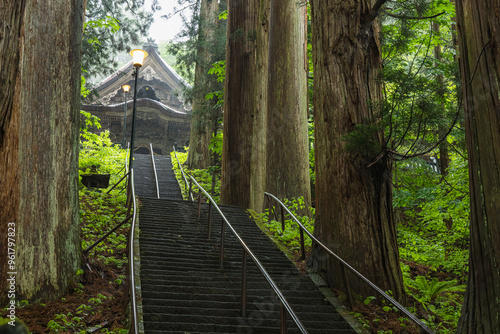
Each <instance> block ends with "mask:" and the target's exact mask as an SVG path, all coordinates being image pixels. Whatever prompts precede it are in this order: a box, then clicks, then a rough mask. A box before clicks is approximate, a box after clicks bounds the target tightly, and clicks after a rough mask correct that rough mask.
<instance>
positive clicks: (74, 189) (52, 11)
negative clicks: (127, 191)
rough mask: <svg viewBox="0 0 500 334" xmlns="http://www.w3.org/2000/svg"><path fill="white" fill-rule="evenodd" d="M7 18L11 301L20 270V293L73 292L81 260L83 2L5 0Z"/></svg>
mask: <svg viewBox="0 0 500 334" xmlns="http://www.w3.org/2000/svg"><path fill="white" fill-rule="evenodd" d="M4 9H5V10H4ZM0 16H1V20H0V31H3V32H7V35H3V36H0V65H1V66H2V71H1V72H2V74H1V75H2V77H1V83H2V93H1V94H2V100H1V101H0V107H1V110H0V115H2V124H1V126H2V132H3V133H2V140H1V141H0V169H1V170H2V173H0V189H1V190H0V200H1V203H2V204H1V205H2V209H1V210H0V237H1V238H2V240H1V241H0V245H1V246H0V247H1V248H2V249H1V253H2V255H3V256H2V258H1V260H0V261H1V262H0V269H1V270H0V282H1V283H0V290H1V294H0V296H1V297H0V300H1V303H2V304H3V302H4V301H5V298H7V294H6V293H4V292H5V290H6V289H7V287H6V282H7V281H6V279H7V278H9V277H10V274H9V275H7V272H13V271H14V272H17V274H14V276H15V282H16V296H15V299H16V300H18V301H19V300H22V299H26V300H37V299H45V300H47V299H54V298H57V297H59V296H61V295H62V294H64V293H67V292H68V289H69V288H70V287H71V282H72V278H73V277H74V275H75V273H76V270H77V269H78V268H79V267H80V263H81V244H80V237H79V227H78V131H79V126H78V124H79V107H80V45H81V38H82V24H83V21H82V16H83V4H82V1H81V0H72V1H63V0H46V1H43V2H40V1H38V2H36V1H26V2H25V1H17V0H8V1H3V2H2V5H0ZM6 44H8V47H6V48H4V46H6ZM5 78H7V79H6V80H5ZM4 94H5V95H4ZM4 115H5V116H6V117H4ZM14 226H15V236H14V237H13V239H15V247H11V248H15V265H14V267H13V268H11V267H8V266H7V265H6V260H7V256H6V254H7V253H6V252H5V251H6V248H5V247H6V244H7V238H6V237H7V232H11V233H12V230H9V229H8V228H9V227H11V228H12V227H14ZM12 235H13V234H11V235H10V236H12ZM9 247H10V246H9ZM12 269H14V270H12Z"/></svg>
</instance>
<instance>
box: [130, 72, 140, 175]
mask: <svg viewBox="0 0 500 334" xmlns="http://www.w3.org/2000/svg"><path fill="white" fill-rule="evenodd" d="M139 67H140V66H136V67H135V82H134V107H133V109H132V131H131V134H130V158H129V162H128V170H130V169H131V168H132V163H133V161H134V133H135V131H134V130H135V110H136V102H137V80H138V79H139Z"/></svg>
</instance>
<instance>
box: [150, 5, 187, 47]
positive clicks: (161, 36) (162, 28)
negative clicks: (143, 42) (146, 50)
mask: <svg viewBox="0 0 500 334" xmlns="http://www.w3.org/2000/svg"><path fill="white" fill-rule="evenodd" d="M159 3H160V6H161V10H160V11H157V12H156V13H155V14H154V22H153V24H152V25H151V28H150V30H149V35H150V36H149V37H152V38H154V40H155V41H156V43H158V42H161V41H170V40H172V39H174V37H175V35H177V34H178V33H179V32H180V31H181V29H182V27H183V23H182V20H181V16H180V15H179V14H176V15H175V16H173V17H171V18H170V19H168V20H166V19H165V18H162V17H161V16H162V15H168V14H171V13H173V12H174V7H179V5H178V4H177V0H159ZM146 6H148V7H149V8H150V6H151V1H150V0H148V1H147V2H146Z"/></svg>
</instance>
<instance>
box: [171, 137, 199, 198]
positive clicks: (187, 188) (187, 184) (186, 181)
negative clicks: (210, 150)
mask: <svg viewBox="0 0 500 334" xmlns="http://www.w3.org/2000/svg"><path fill="white" fill-rule="evenodd" d="M173 148H174V155H175V159H177V164H178V165H179V169H180V170H181V174H182V178H183V179H184V184H185V186H186V187H185V188H186V191H187V192H188V199H189V197H191V201H194V197H193V194H192V193H191V187H190V186H189V182H188V180H187V178H186V174H185V173H184V169H183V168H182V166H181V163H180V161H179V157H178V156H177V151H176V150H175V146H173Z"/></svg>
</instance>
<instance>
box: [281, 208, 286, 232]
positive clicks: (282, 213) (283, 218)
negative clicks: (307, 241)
mask: <svg viewBox="0 0 500 334" xmlns="http://www.w3.org/2000/svg"><path fill="white" fill-rule="evenodd" d="M280 208H281V231H282V232H285V210H284V209H283V207H282V206H280Z"/></svg>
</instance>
